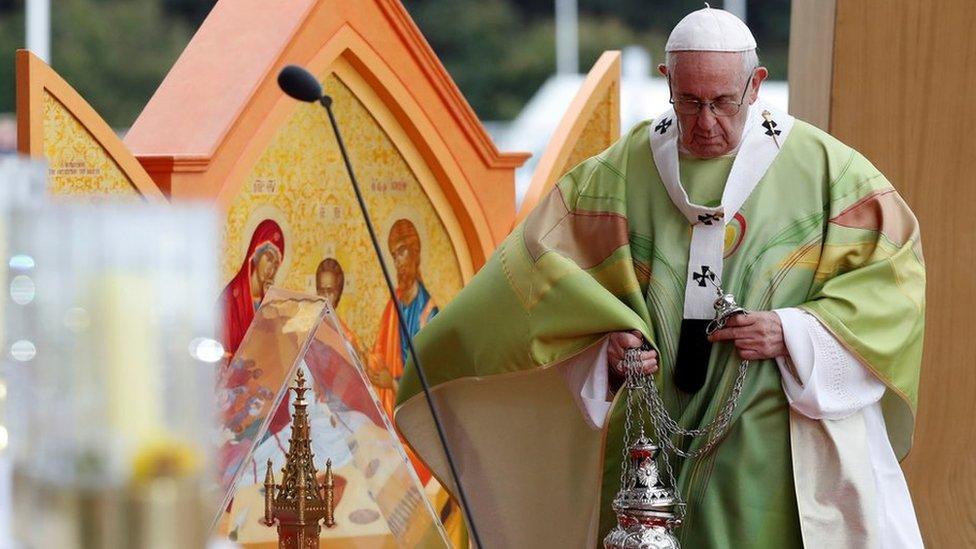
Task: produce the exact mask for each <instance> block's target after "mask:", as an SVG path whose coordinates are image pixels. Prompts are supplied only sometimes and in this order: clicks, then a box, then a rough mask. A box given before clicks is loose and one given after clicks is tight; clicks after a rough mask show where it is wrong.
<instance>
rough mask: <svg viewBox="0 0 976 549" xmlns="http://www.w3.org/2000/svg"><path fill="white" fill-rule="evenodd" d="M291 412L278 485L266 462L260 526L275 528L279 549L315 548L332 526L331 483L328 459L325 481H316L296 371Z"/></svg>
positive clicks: (302, 377)
mask: <svg viewBox="0 0 976 549" xmlns="http://www.w3.org/2000/svg"><path fill="white" fill-rule="evenodd" d="M291 390H292V391H295V397H296V398H295V413H294V415H293V416H292V422H291V439H290V440H289V441H288V444H289V446H288V453H287V454H286V455H285V466H284V467H283V468H282V470H281V472H282V473H283V475H284V476H283V477H282V479H281V484H275V478H274V473H273V472H272V470H271V460H270V459H269V460H268V471H267V473H266V474H265V477H264V524H265V525H266V526H275V525H276V526H277V527H278V547H279V548H280V549H318V546H319V534H320V532H321V531H322V526H321V524H319V523H320V522H322V521H324V523H325V526H326V528H332V527H333V526H335V516H334V512H335V509H334V505H335V482H334V480H333V476H332V460H329V461H327V462H326V465H325V482H324V483H323V484H318V483H317V482H316V480H315V479H316V476H317V472H316V470H315V464H314V463H313V458H314V456H313V455H312V446H311V439H310V438H309V426H308V412H307V411H306V408H307V407H308V402H307V401H306V400H305V392H306V391H308V388H307V387H305V375H304V374H303V373H302V371H301V370H298V376H297V377H296V380H295V387H293V388H292V389H291Z"/></svg>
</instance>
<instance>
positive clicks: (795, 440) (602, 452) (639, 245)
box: [395, 115, 924, 548]
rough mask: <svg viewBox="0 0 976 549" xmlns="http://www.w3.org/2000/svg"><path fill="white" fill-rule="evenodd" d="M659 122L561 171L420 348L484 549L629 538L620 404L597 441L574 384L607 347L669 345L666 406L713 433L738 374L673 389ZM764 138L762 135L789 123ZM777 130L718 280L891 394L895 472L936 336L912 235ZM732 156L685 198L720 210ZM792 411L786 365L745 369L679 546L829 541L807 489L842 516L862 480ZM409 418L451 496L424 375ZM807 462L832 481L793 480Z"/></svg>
mask: <svg viewBox="0 0 976 549" xmlns="http://www.w3.org/2000/svg"><path fill="white" fill-rule="evenodd" d="M784 116H785V115H784ZM660 120H662V119H661V118H658V119H655V120H653V121H647V122H644V123H642V124H639V125H638V126H636V127H635V128H634V129H633V130H631V131H630V132H629V133H628V134H626V135H625V136H624V137H623V138H622V139H621V140H620V141H618V142H617V143H616V144H614V145H612V146H611V147H610V148H609V149H607V150H606V151H604V152H602V153H601V154H599V155H597V156H595V157H593V158H590V159H588V160H586V161H584V162H583V163H581V164H580V165H578V166H577V167H575V168H574V169H573V170H572V171H571V172H569V173H568V174H567V175H566V176H565V177H563V178H562V179H561V180H560V181H559V183H558V185H557V187H556V188H555V189H554V190H553V191H552V192H551V193H550V194H549V196H548V197H547V198H546V199H545V200H544V201H543V202H542V203H541V204H540V205H539V206H538V207H537V208H536V209H535V211H533V212H532V214H531V215H530V216H529V217H528V218H527V219H526V221H525V222H524V223H522V224H521V225H519V226H518V227H516V228H515V229H514V231H513V232H512V234H511V235H510V236H509V237H508V238H507V239H506V240H505V241H504V242H503V243H502V244H501V246H499V248H498V250H497V251H496V252H495V254H494V255H493V256H492V257H491V259H490V260H489V262H488V263H487V264H486V265H485V266H484V268H482V269H481V271H480V272H479V273H478V274H477V275H476V276H475V277H474V278H473V279H472V281H471V282H470V283H469V284H468V286H466V287H465V288H464V289H463V290H462V291H461V292H460V294H458V296H457V297H456V298H455V299H454V300H453V301H452V302H451V303H449V304H448V305H447V306H446V307H445V308H444V309H443V311H442V312H441V313H440V314H439V315H438V316H437V317H436V318H434V319H433V320H432V321H431V322H430V324H429V325H428V326H427V327H426V328H425V329H424V330H423V331H421V333H420V334H419V335H418V337H417V339H416V344H417V350H418V352H419V356H420V359H421V363H422V365H423V367H424V370H425V372H426V374H427V377H428V379H429V381H430V383H431V386H432V387H433V393H434V400H435V404H436V405H437V406H438V407H439V410H440V412H441V414H442V415H443V416H444V420H445V421H444V422H445V428H446V432H447V437H448V440H449V445H450V446H451V449H452V451H453V454H454V456H455V457H456V458H457V460H458V467H459V470H460V476H461V479H462V483H463V484H464V487H465V489H466V493H467V496H468V498H469V500H470V505H471V510H472V513H473V515H474V519H475V521H476V525H477V527H478V530H479V533H480V535H481V537H482V541H483V542H484V543H485V547H492V548H493V547H585V546H591V547H592V546H602V539H603V536H605V535H606V533H607V532H608V531H609V529H610V528H612V527H613V526H614V525H615V517H614V516H613V513H612V511H611V509H610V503H611V501H612V499H613V497H614V496H615V494H616V492H617V489H618V486H619V475H620V462H621V456H622V447H621V446H622V442H621V441H622V428H623V421H622V419H623V418H622V412H623V406H622V403H623V401H622V399H620V398H616V397H614V399H613V405H612V406H613V407H612V409H611V412H610V414H608V417H607V420H606V423H605V424H604V425H603V426H602V428H593V427H592V426H590V425H589V424H587V422H586V421H584V420H583V418H582V413H581V412H580V409H579V407H578V406H577V405H576V403H575V401H574V400H573V395H572V394H570V391H569V390H568V389H567V384H566V383H565V378H566V375H569V374H567V372H566V371H565V370H564V365H565V364H568V363H571V362H573V361H578V360H580V359H581V358H583V359H587V358H588V357H589V358H593V357H594V356H595V355H594V353H595V352H597V351H598V350H599V347H600V345H599V344H600V343H601V342H602V341H603V340H604V338H605V336H606V335H607V334H608V333H611V332H615V331H628V330H639V331H640V332H642V333H643V334H644V336H645V337H646V338H647V340H648V341H650V342H651V343H652V344H653V346H654V347H655V348H656V349H657V350H658V353H659V363H660V371H659V373H658V374H657V376H656V381H657V383H658V386H659V390H660V392H661V395H662V397H663V399H664V402H665V404H666V406H667V407H668V409H669V410H670V413H671V415H672V417H674V418H675V419H677V420H678V421H679V423H680V424H681V425H682V426H684V427H685V428H695V427H699V426H702V425H705V424H707V423H709V422H710V421H711V420H712V419H713V418H714V417H715V414H716V413H717V411H718V409H719V408H720V407H721V406H722V404H723V403H724V400H725V398H726V395H727V394H728V392H729V391H730V389H731V385H732V382H733V380H734V378H735V374H736V367H737V365H738V362H739V359H738V357H737V355H736V353H735V350H734V347H733V346H731V345H728V344H716V345H713V346H712V350H711V355H710V359H709V363H708V368H707V374H706V377H705V382H704V386H703V387H702V389H701V390H699V391H697V392H696V393H693V394H686V393H683V392H681V391H680V390H678V389H677V388H675V387H674V384H673V382H672V377H673V372H674V359H675V353H676V347H677V342H678V337H679V331H680V327H681V323H682V318H683V316H684V315H683V304H684V297H685V293H686V284H687V283H688V276H687V275H688V273H689V269H688V267H689V265H688V262H689V246H690V240H691V238H692V225H690V224H689V221H688V220H687V219H686V216H684V215H682V213H681V212H679V209H678V208H677V207H676V204H675V202H674V201H673V195H672V196H669V194H668V191H667V190H666V189H665V186H664V184H663V183H662V176H661V175H660V174H659V171H658V167H657V166H656V163H655V156H654V155H653V154H652V150H651V146H650V145H651V143H650V142H651V140H652V139H653V138H652V137H651V136H652V135H653V132H654V131H655V130H658V131H662V133H663V131H665V130H668V125H665V124H661V123H659V121H660ZM664 120H665V121H666V120H667V119H664ZM656 122H658V123H657V124H655V123H656ZM662 128H663V129H662ZM763 129H769V130H770V132H767V134H766V135H770V134H771V132H772V130H773V129H775V125H774V127H773V128H769V127H768V126H765V125H764V127H763V128H759V129H758V130H757V131H762V130H763ZM671 131H674V130H671ZM783 135H784V136H786V139H782V137H783V136H780V137H781V139H780V141H779V142H778V143H777V145H776V146H777V150H776V153H775V158H774V159H773V160H772V162H771V164H770V165H769V167H768V169H766V170H765V172H764V173H762V174H760V175H761V179H759V181H758V183H757V184H756V186H755V188H754V189H752V191H751V193H749V194H748V197H747V198H746V199H745V200H744V202H743V203H742V205H741V207H738V208H737V209H736V211H735V212H728V213H729V215H728V217H729V218H730V219H725V220H724V223H725V228H724V230H725V240H724V261H723V262H722V263H723V271H722V272H721V283H722V285H723V287H724V289H725V290H726V291H729V292H732V293H734V294H735V296H736V299H737V300H738V302H739V304H740V305H742V306H744V307H746V308H747V309H751V310H772V309H776V308H783V307H801V308H803V309H804V310H806V311H807V312H809V313H811V314H813V315H814V316H816V317H817V318H818V319H819V320H820V321H821V322H822V323H823V324H824V326H825V327H826V328H827V329H828V330H829V331H830V332H831V333H832V334H833V335H834V336H835V337H836V338H837V339H838V341H840V343H841V344H843V345H844V347H845V348H847V349H848V350H849V351H850V352H851V353H852V354H853V355H854V356H856V357H857V358H858V359H859V360H860V361H861V363H862V364H863V365H864V367H866V368H868V369H869V370H870V371H871V372H872V373H874V374H875V375H876V376H877V377H878V378H879V379H880V380H882V381H883V382H884V383H885V384H886V385H887V387H888V391H887V392H886V394H885V396H884V397H883V399H882V409H883V412H884V418H885V422H886V427H887V430H888V435H889V438H890V440H891V443H892V446H893V448H894V450H895V454H896V455H897V456H898V457H899V458H902V457H903V456H904V455H905V454H906V453H907V452H908V449H909V448H910V446H911V440H912V430H913V424H914V411H915V405H916V397H917V386H918V376H919V367H920V362H921V352H922V347H921V342H922V332H923V326H924V319H923V316H924V315H923V312H924V267H923V263H922V254H921V248H920V244H919V233H918V227H917V223H916V220H915V218H914V216H913V215H912V213H911V211H910V210H909V209H908V207H907V206H906V204H905V202H904V201H903V200H902V199H901V198H900V197H899V195H898V193H897V192H895V190H894V189H893V188H892V186H891V184H890V183H889V182H888V181H887V180H886V179H885V178H884V176H883V175H882V174H880V173H879V172H878V170H877V169H875V168H874V167H873V166H872V165H871V164H870V163H869V162H868V161H867V160H866V159H865V158H864V157H862V156H861V155H860V154H858V153H857V152H856V151H854V150H852V149H851V148H849V147H847V146H845V145H844V144H842V143H840V142H839V141H837V140H836V139H834V138H832V137H831V136H829V135H827V134H826V133H824V132H822V131H820V130H818V129H817V128H815V127H813V126H810V125H808V124H805V123H803V122H800V121H796V122H795V123H794V124H793V126H792V130H791V131H789V134H788V135H786V133H785V132H784V134H783ZM759 136H760V137H761V136H762V134H759ZM779 147H781V148H779ZM740 154H742V153H741V151H740ZM731 162H732V158H731V157H728V158H720V159H715V160H709V161H698V160H693V159H682V160H681V161H680V169H681V172H682V176H681V179H682V181H683V183H684V185H683V186H684V188H685V189H686V190H687V192H688V193H689V196H688V199H690V200H691V201H692V202H698V203H699V204H702V205H713V204H714V203H716V202H717V201H718V200H719V199H720V197H721V195H722V187H723V183H724V181H723V180H724V178H725V177H726V176H727V175H728V173H729V171H730V169H731ZM730 181H731V179H730ZM698 183H701V184H700V185H699V184H698ZM709 203H713V204H709ZM733 213H734V215H733ZM796 416H797V415H796V414H794V413H791V411H790V408H789V406H788V403H787V400H786V397H785V394H784V391H783V389H782V387H781V380H780V373H779V370H778V368H777V366H776V364H775V362H774V361H772V360H767V361H761V362H753V363H752V364H751V365H750V367H749V371H748V374H747V376H746V379H745V384H744V389H743V391H742V395H741V398H740V400H739V405H738V408H737V409H736V412H735V415H734V418H733V422H732V424H731V427H730V429H729V431H728V433H727V434H726V435H725V437H724V439H723V440H722V441H721V442H720V443H719V444H718V445H717V446H716V447H715V449H713V450H712V451H711V452H710V453H708V454H706V455H704V456H702V457H701V458H698V459H696V460H689V461H680V460H677V461H675V463H676V465H677V473H678V484H679V488H680V492H681V495H682V497H683V498H684V499H685V500H686V502H687V504H688V507H687V516H686V520H685V523H684V524H683V525H682V526H681V527H680V529H679V531H678V534H679V537H680V540H681V542H682V544H683V546H684V547H688V548H702V547H715V548H719V547H743V548H744V547H758V548H763V547H771V548H772V547H776V548H786V547H802V546H804V542H805V544H806V546H808V547H815V546H818V543H817V540H816V539H810V538H811V536H812V535H813V534H811V533H812V532H815V531H816V528H815V527H816V526H817V525H816V524H813V522H815V521H814V518H815V517H813V515H812V513H807V512H805V511H804V510H803V509H801V507H802V505H800V506H798V502H801V503H802V502H803V501H804V497H798V495H800V494H798V492H797V489H795V486H809V485H810V483H809V482H806V481H805V480H804V479H803V478H802V477H809V476H810V475H821V476H820V477H819V478H818V479H817V480H819V481H822V482H826V483H828V486H826V487H825V490H826V492H825V494H827V495H826V496H824V497H825V498H826V499H827V503H828V505H829V504H830V498H831V497H839V496H838V494H842V493H844V492H843V490H844V487H845V486H848V484H845V483H846V482H847V480H848V479H845V478H844V475H845V473H844V470H843V468H838V467H834V468H833V470H834V472H835V473H837V471H839V473H837V474H836V475H835V477H836V478H834V477H831V476H830V475H829V474H828V473H826V472H824V471H827V472H829V471H831V470H832V469H831V466H832V463H831V460H833V459H835V458H834V457H832V456H833V455H834V454H831V452H830V451H829V450H828V451H826V452H822V451H820V450H823V449H822V448H821V449H820V450H817V449H816V448H813V447H811V445H810V444H808V442H805V441H808V440H810V439H809V437H805V435H804V434H803V433H804V432H805V431H804V430H806V432H810V430H811V429H813V430H816V429H818V427H817V426H818V425H819V424H820V423H821V422H818V421H813V420H808V419H805V418H799V417H796ZM395 418H396V424H397V427H398V428H399V430H400V431H401V433H403V435H404V436H405V437H406V439H407V441H408V442H409V443H410V444H411V445H412V446H413V448H414V449H415V450H416V451H417V453H418V454H419V455H420V456H421V458H422V459H424V460H425V461H426V462H427V463H428V464H429V465H430V466H431V469H432V471H434V473H435V475H437V476H438V478H439V479H441V480H442V482H444V483H445V484H446V485H447V486H448V487H451V488H453V486H454V485H453V481H452V480H451V478H450V475H449V473H448V469H447V468H446V465H445V460H444V457H443V452H442V451H441V449H440V446H439V442H438V440H437V437H436V435H435V433H434V430H433V427H432V422H431V420H430V416H429V412H428V411H427V408H426V403H425V402H424V399H423V395H422V394H420V386H419V382H418V379H417V375H416V370H415V368H414V365H413V364H410V365H409V366H408V368H407V370H406V372H405V374H404V377H403V380H402V382H401V385H400V393H399V402H398V407H397V410H396V414H395ZM677 442H678V443H679V444H681V445H683V446H684V447H686V448H692V449H693V448H695V447H697V446H699V445H700V444H701V443H702V441H697V440H689V439H685V440H681V441H677ZM841 450H842V449H841ZM817 452H820V454H817ZM814 454H817V455H814ZM808 455H809V456H812V458H814V459H819V460H821V461H819V462H817V463H819V465H817V467H822V468H821V469H820V470H818V471H802V470H800V469H799V468H795V467H794V463H795V462H797V461H798V458H802V461H803V462H804V463H806V462H807V460H806V457H807V456H808ZM838 459H839V458H838ZM806 480H809V478H807V479H806ZM831 483H836V485H830V484H831ZM814 484H815V483H814ZM804 490H805V488H804ZM803 495H807V496H809V497H808V498H807V499H810V498H814V499H816V498H820V496H821V495H822V494H819V493H818V494H803ZM821 499H823V498H821ZM837 524H839V525H840V526H839V527H840V528H851V529H855V530H856V526H851V525H850V524H846V525H845V524H844V523H843V521H840V522H838V523H837ZM851 524H856V521H855V522H852V523H851ZM820 526H823V524H821V525H820ZM827 526H829V527H834V525H833V524H831V523H828V524H827ZM851 535H852V538H851V539H856V536H857V533H856V532H852V533H851Z"/></svg>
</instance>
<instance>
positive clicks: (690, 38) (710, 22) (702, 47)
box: [664, 4, 756, 52]
mask: <svg viewBox="0 0 976 549" xmlns="http://www.w3.org/2000/svg"><path fill="white" fill-rule="evenodd" d="M705 5H706V6H708V4H705ZM754 49H756V39H755V37H753V36H752V32H751V31H750V30H749V27H747V26H746V24H745V23H743V22H742V20H741V19H739V18H738V17H736V16H734V15H732V14H731V13H729V12H727V11H725V10H719V9H714V8H710V7H705V8H704V9H700V10H698V11H693V12H691V13H689V14H688V15H686V16H685V17H684V19H682V20H681V21H679V22H678V24H677V25H675V27H674V30H672V31H671V36H670V37H668V44H667V45H666V46H665V47H664V51H665V52H673V51H726V52H741V51H749V50H754Z"/></svg>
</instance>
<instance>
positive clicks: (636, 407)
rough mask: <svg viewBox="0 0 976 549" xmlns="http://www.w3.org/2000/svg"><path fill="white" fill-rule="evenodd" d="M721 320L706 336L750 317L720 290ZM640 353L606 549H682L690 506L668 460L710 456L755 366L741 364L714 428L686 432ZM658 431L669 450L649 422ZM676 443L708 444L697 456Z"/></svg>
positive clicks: (632, 356)
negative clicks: (679, 532) (650, 432)
mask: <svg viewBox="0 0 976 549" xmlns="http://www.w3.org/2000/svg"><path fill="white" fill-rule="evenodd" d="M716 290H717V291H718V296H719V297H718V299H716V300H715V303H714V308H715V318H714V319H713V320H712V321H711V322H710V323H709V325H708V327H707V328H706V332H707V333H708V334H711V333H712V332H714V331H716V330H720V329H722V328H723V327H724V326H725V323H726V321H727V320H728V319H729V318H730V317H732V316H734V315H737V314H746V313H747V311H746V310H745V309H743V308H742V307H739V305H738V304H737V303H736V302H735V296H733V295H732V294H726V293H724V292H722V289H721V288H719V287H716ZM639 352H640V349H630V350H628V351H627V354H626V358H625V359H624V365H625V368H626V369H625V371H626V373H627V374H626V375H627V381H626V383H625V385H624V389H623V390H625V391H627V396H626V399H627V400H626V423H625V426H624V462H623V467H622V469H623V470H622V472H621V476H620V491H619V492H617V496H616V497H615V498H614V500H613V511H614V513H616V515H617V526H616V527H615V528H614V529H613V530H611V531H610V533H609V534H607V537H606V538H604V540H603V546H604V548H605V549H679V547H680V544H679V543H678V538H677V537H676V536H675V535H674V531H675V529H676V528H677V527H678V526H680V525H681V522H682V518H683V517H684V505H685V504H684V502H682V501H681V497H680V495H679V494H678V491H677V481H676V479H675V475H674V472H673V471H672V469H671V464H670V462H669V460H668V454H669V453H670V454H673V455H677V456H681V457H684V458H688V459H693V458H696V457H698V456H701V455H703V454H706V453H708V452H709V451H710V450H711V449H712V448H714V447H715V445H716V444H717V443H718V442H719V441H720V440H721V439H722V438H723V437H724V436H725V433H726V431H727V430H728V427H729V425H730V424H731V421H732V414H733V412H734V411H735V407H736V404H738V401H739V395H740V394H741V393H742V386H743V383H744V381H745V375H746V370H747V368H748V366H749V361H747V360H743V361H741V362H740V363H739V370H738V373H737V375H736V379H735V383H734V384H733V386H732V391H731V393H730V394H729V398H728V400H727V401H726V402H725V404H724V405H723V406H722V408H721V409H720V411H719V413H718V415H716V417H715V419H713V420H712V421H711V422H710V423H709V424H708V425H706V426H704V427H701V428H699V429H684V428H682V427H681V426H680V425H678V423H677V422H676V421H675V420H674V419H672V418H671V416H670V415H669V414H668V412H667V410H666V409H665V407H664V402H663V401H662V400H661V397H660V395H659V394H658V392H657V385H655V383H654V379H653V378H651V377H650V376H649V375H647V374H643V373H641V372H640V369H639V366H640V359H639ZM645 415H647V416H648V417H649V418H650V420H651V423H652V426H653V427H654V433H655V436H656V437H657V438H658V440H659V443H660V444H661V445H662V446H663V449H662V448H661V447H659V446H657V445H656V444H654V443H653V442H652V441H651V440H650V439H648V438H647V436H645V434H644V416H645ZM672 437H703V438H704V439H705V442H704V443H703V444H702V445H701V446H699V447H698V448H697V449H696V450H694V451H685V450H683V449H681V448H680V447H679V446H678V445H677V444H676V443H675V442H674V441H673V440H672ZM658 457H660V459H661V462H662V463H663V464H664V467H665V470H666V472H667V476H668V479H667V480H668V482H669V483H670V487H667V486H665V485H664V484H663V483H662V482H661V475H660V474H659V473H660V471H659V469H658V465H657V462H656V461H655V459H657V458H658Z"/></svg>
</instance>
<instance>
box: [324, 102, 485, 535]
mask: <svg viewBox="0 0 976 549" xmlns="http://www.w3.org/2000/svg"><path fill="white" fill-rule="evenodd" d="M318 101H319V103H321V104H322V106H323V107H325V110H326V112H327V113H328V115H329V122H331V124H332V131H333V132H334V133H335V138H336V141H337V142H338V144H339V152H340V153H341V154H342V161H343V162H344V163H345V165H346V172H348V174H349V180H350V181H351V182H352V188H353V191H354V192H355V194H356V201H357V202H358V203H359V209H360V211H361V212H362V214H363V219H364V220H365V221H366V230H367V231H368V232H369V238H370V240H371V241H372V244H373V250H374V251H375V252H376V259H377V261H378V262H379V264H380V269H381V270H382V271H383V279H384V281H385V282H386V287H387V289H388V290H389V292H390V299H391V300H392V303H393V308H394V310H395V311H396V317H397V323H398V324H399V326H400V335H401V336H403V337H404V338H406V340H407V347H408V349H409V351H410V357H411V358H412V359H413V364H414V366H415V367H416V368H417V377H418V379H419V380H420V386H421V388H422V389H423V392H424V396H425V399H426V400H427V407H428V409H429V410H430V416H431V418H432V419H433V420H434V426H435V427H436V429H437V436H438V438H439V439H440V442H441V447H442V448H443V449H444V455H445V457H446V458H447V464H448V466H449V467H450V470H451V477H452V478H453V479H454V484H455V486H456V487H457V496H458V499H460V500H461V501H460V503H461V509H462V511H463V512H464V516H465V518H467V522H468V525H469V530H470V533H471V538H472V540H473V541H474V544H475V547H476V548H478V549H481V548H482V547H483V546H482V544H481V539H480V537H479V536H478V529H477V528H476V527H475V524H474V517H473V516H472V514H471V509H470V507H469V506H468V498H467V495H466V494H465V491H464V488H463V487H462V486H461V477H460V475H459V473H458V470H457V465H456V464H455V461H454V456H453V455H452V454H451V451H450V449H449V448H448V446H447V436H446V434H445V432H444V425H443V424H442V422H441V418H440V415H439V414H438V413H437V410H436V409H435V406H434V400H433V396H432V395H431V393H430V384H429V383H428V381H427V374H426V373H425V372H424V369H423V368H422V367H421V365H420V359H419V358H418V357H417V351H416V350H415V349H414V346H413V338H412V337H411V336H410V332H409V331H408V330H407V325H406V322H404V320H403V311H402V309H401V307H400V301H399V300H398V299H397V295H396V290H395V289H394V287H393V279H392V278H390V271H389V269H387V266H386V262H385V261H383V250H382V248H380V244H379V240H378V239H377V238H376V230H375V229H374V227H373V222H372V219H371V218H370V216H369V210H368V209H367V207H366V202H365V200H363V195H362V191H361V190H360V188H359V183H358V181H357V180H356V175H355V173H354V172H353V169H352V163H351V162H350V161H349V154H348V153H347V152H346V145H345V143H344V142H343V140H342V134H341V133H340V132H339V124H338V123H337V122H336V118H335V113H334V112H333V111H332V98H331V97H329V96H328V95H324V94H323V95H322V97H321V98H320V99H319V100H318ZM435 520H436V518H435Z"/></svg>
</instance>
